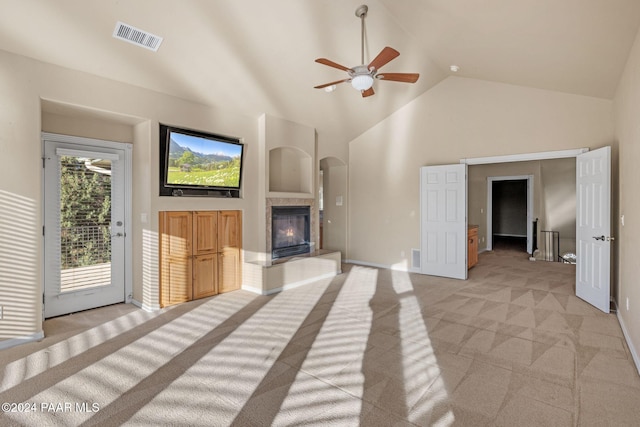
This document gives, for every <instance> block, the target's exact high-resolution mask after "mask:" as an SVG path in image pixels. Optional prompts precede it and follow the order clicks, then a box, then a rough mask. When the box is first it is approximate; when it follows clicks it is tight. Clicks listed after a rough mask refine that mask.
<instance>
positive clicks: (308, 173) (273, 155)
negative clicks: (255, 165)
mask: <svg viewBox="0 0 640 427" xmlns="http://www.w3.org/2000/svg"><path fill="white" fill-rule="evenodd" d="M312 160H313V159H312V157H311V156H310V155H309V154H308V153H306V152H304V151H303V150H301V149H299V148H296V147H276V148H272V149H271V150H269V193H285V194H286V193H298V194H312V193H313V173H312V172H313V161H312ZM270 197H271V196H270ZM273 197H278V196H273Z"/></svg>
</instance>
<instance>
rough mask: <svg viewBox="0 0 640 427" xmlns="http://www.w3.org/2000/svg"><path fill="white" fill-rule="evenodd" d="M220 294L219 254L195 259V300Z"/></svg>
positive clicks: (200, 256)
mask: <svg viewBox="0 0 640 427" xmlns="http://www.w3.org/2000/svg"><path fill="white" fill-rule="evenodd" d="M217 293H218V254H216V253H212V254H207V255H196V256H195V257H193V299H197V298H204V297H208V296H211V295H216V294H217Z"/></svg>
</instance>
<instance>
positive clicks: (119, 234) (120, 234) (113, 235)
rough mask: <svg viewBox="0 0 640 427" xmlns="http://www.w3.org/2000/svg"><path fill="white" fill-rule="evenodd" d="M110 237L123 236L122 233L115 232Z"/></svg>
mask: <svg viewBox="0 0 640 427" xmlns="http://www.w3.org/2000/svg"><path fill="white" fill-rule="evenodd" d="M111 237H124V233H120V232H118V233H116V234H112V235H111Z"/></svg>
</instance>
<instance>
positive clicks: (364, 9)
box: [356, 4, 369, 65]
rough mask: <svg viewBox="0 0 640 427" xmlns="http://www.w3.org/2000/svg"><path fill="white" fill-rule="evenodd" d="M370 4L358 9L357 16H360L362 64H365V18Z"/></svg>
mask: <svg viewBox="0 0 640 427" xmlns="http://www.w3.org/2000/svg"><path fill="white" fill-rule="evenodd" d="M368 11H369V6H367V5H366V4H363V5H362V6H358V8H357V9H356V16H357V17H358V18H360V40H361V43H360V64H362V65H364V18H366V16H367V12H368Z"/></svg>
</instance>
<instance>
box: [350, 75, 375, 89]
mask: <svg viewBox="0 0 640 427" xmlns="http://www.w3.org/2000/svg"><path fill="white" fill-rule="evenodd" d="M351 86H353V88H354V89H355V90H359V91H363V90H367V89H370V88H371V86H373V77H371V75H369V74H360V75H355V76H353V77H352V78H351Z"/></svg>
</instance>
